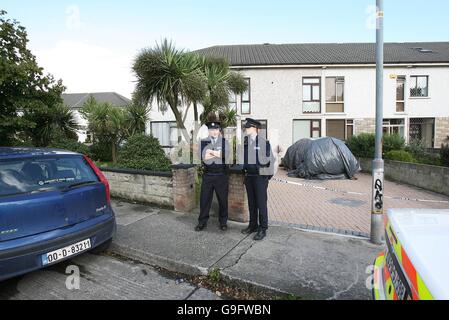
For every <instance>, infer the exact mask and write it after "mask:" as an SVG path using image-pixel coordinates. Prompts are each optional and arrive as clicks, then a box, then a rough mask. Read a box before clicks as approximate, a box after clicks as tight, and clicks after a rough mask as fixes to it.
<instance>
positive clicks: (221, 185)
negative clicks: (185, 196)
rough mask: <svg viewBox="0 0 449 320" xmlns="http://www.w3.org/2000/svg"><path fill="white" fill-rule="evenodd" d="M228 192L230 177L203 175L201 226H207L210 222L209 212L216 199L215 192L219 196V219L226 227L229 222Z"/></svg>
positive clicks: (199, 220)
mask: <svg viewBox="0 0 449 320" xmlns="http://www.w3.org/2000/svg"><path fill="white" fill-rule="evenodd" d="M228 190H229V177H228V176H227V175H226V174H223V175H207V174H205V175H203V181H202V183H201V195H200V217H199V218H198V222H199V224H200V225H206V224H207V220H209V211H210V207H211V205H212V199H213V197H214V191H215V194H216V195H217V199H218V204H219V215H218V219H219V222H220V226H224V225H226V224H227V222H228Z"/></svg>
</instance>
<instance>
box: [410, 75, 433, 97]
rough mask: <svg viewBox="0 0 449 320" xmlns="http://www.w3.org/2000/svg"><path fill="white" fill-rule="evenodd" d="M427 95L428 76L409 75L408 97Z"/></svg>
mask: <svg viewBox="0 0 449 320" xmlns="http://www.w3.org/2000/svg"><path fill="white" fill-rule="evenodd" d="M428 96H429V76H411V77H410V97H414V98H419V97H428Z"/></svg>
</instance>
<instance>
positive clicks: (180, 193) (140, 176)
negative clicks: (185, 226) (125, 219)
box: [101, 164, 249, 222]
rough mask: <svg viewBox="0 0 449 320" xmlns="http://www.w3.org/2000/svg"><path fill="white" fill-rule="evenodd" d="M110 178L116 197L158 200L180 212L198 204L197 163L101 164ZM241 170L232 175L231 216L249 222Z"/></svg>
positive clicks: (232, 172)
mask: <svg viewBox="0 0 449 320" xmlns="http://www.w3.org/2000/svg"><path fill="white" fill-rule="evenodd" d="M101 171H102V172H103V173H104V175H105V176H106V178H107V179H108V180H109V185H110V188H111V195H112V196H113V197H117V198H121V199H125V200H130V201H136V202H143V203H148V204H154V205H158V206H163V207H167V208H170V209H174V210H175V211H179V212H191V211H192V210H193V209H195V208H196V207H197V203H196V192H197V190H196V182H197V167H196V166H195V165H182V164H181V165H174V166H172V170H171V172H152V171H145V170H132V169H117V168H101ZM243 178H244V177H243V174H242V173H241V170H239V169H234V170H231V172H230V175H229V185H230V188H229V198H228V199H229V200H228V206H229V219H230V220H233V221H238V222H248V220H249V215H248V209H247V208H248V200H247V196H246V191H245V186H244V184H243Z"/></svg>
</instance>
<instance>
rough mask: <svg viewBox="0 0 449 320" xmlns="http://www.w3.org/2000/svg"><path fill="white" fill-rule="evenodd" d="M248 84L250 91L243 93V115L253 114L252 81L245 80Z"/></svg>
mask: <svg viewBox="0 0 449 320" xmlns="http://www.w3.org/2000/svg"><path fill="white" fill-rule="evenodd" d="M245 81H246V83H247V84H248V90H246V91H245V92H244V93H242V105H241V114H250V113H251V80H250V79H249V78H247V79H245Z"/></svg>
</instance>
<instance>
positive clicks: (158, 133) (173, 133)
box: [151, 121, 179, 148]
mask: <svg viewBox="0 0 449 320" xmlns="http://www.w3.org/2000/svg"><path fill="white" fill-rule="evenodd" d="M151 134H152V135H153V137H155V138H157V139H159V143H160V144H161V146H162V147H164V148H171V147H174V146H176V145H177V144H178V141H179V140H178V127H177V124H176V121H154V122H151Z"/></svg>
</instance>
